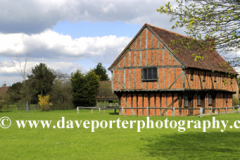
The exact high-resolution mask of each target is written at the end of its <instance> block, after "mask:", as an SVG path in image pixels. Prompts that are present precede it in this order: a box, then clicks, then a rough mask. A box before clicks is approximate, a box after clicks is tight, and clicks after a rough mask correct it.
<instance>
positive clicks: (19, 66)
mask: <svg viewBox="0 0 240 160" xmlns="http://www.w3.org/2000/svg"><path fill="white" fill-rule="evenodd" d="M30 57H31V53H26V56H25V59H24V61H23V62H21V60H20V59H19V57H17V61H14V63H15V65H16V70H17V71H18V73H20V75H21V77H22V78H23V82H22V84H23V85H22V101H25V102H26V111H27V112H28V102H29V101H30V99H31V95H32V92H33V91H32V90H30V86H31V83H32V80H30V79H28V77H29V70H30V68H29V66H28V63H29V58H30Z"/></svg>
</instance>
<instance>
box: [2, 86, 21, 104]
mask: <svg viewBox="0 0 240 160" xmlns="http://www.w3.org/2000/svg"><path fill="white" fill-rule="evenodd" d="M22 87H23V84H22V83H21V82H17V83H14V84H13V85H12V86H10V87H9V88H8V90H7V92H6V93H7V94H8V95H9V97H10V101H11V102H18V101H20V100H21V98H22V93H21V89H22Z"/></svg>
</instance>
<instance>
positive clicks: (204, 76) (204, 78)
mask: <svg viewBox="0 0 240 160" xmlns="http://www.w3.org/2000/svg"><path fill="white" fill-rule="evenodd" d="M205 81H206V71H204V72H203V82H205Z"/></svg>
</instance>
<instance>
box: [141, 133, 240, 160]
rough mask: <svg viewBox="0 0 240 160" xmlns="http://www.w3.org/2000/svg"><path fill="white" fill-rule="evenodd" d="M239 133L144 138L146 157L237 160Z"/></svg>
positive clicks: (180, 134)
mask: <svg viewBox="0 0 240 160" xmlns="http://www.w3.org/2000/svg"><path fill="white" fill-rule="evenodd" d="M239 135H240V134H239V132H224V133H221V132H205V133H202V132H201V133H199V132H196V133H195V132H191V133H176V134H171V135H161V136H156V137H151V138H144V139H142V140H143V141H147V142H148V144H147V145H146V146H145V147H144V148H142V151H144V152H145V153H146V154H147V155H146V156H148V157H159V158H160V157H161V158H166V159H219V160H220V159H239V158H240V155H239V154H240V138H239Z"/></svg>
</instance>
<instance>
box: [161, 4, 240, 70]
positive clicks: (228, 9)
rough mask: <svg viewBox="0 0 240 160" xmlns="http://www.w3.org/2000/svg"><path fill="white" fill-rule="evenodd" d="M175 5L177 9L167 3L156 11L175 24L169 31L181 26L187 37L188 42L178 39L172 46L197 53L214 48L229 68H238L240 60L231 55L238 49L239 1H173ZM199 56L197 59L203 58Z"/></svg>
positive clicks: (239, 47)
mask: <svg viewBox="0 0 240 160" xmlns="http://www.w3.org/2000/svg"><path fill="white" fill-rule="evenodd" d="M176 2H177V7H175V8H172V6H171V4H170V2H168V3H167V4H165V6H161V7H160V8H159V9H157V12H159V13H164V14H169V15H171V19H170V21H175V24H174V25H173V26H172V29H175V28H178V27H180V28H181V27H184V28H186V34H187V36H189V37H191V38H192V39H189V38H179V39H178V40H175V41H172V42H173V44H172V45H178V44H181V45H184V46H186V47H187V48H189V49H192V50H195V51H197V52H198V51H207V50H208V51H210V52H213V51H214V50H215V49H218V51H219V52H221V53H220V54H222V56H223V57H224V58H225V59H227V60H229V62H230V63H231V65H232V66H239V65H240V57H238V55H234V56H233V52H235V50H239V49H240V45H239V40H240V30H239V28H240V21H239V19H240V18H239V10H240V2H239V0H232V1H229V0H227V1H209V0H198V1H196V0H181V1H180V0H176ZM174 6H176V5H174ZM196 40H197V42H198V43H196ZM202 53H204V52H202ZM199 56H200V57H199V59H200V58H201V57H203V56H204V55H199ZM205 58H206V57H205ZM195 61H197V59H195Z"/></svg>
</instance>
